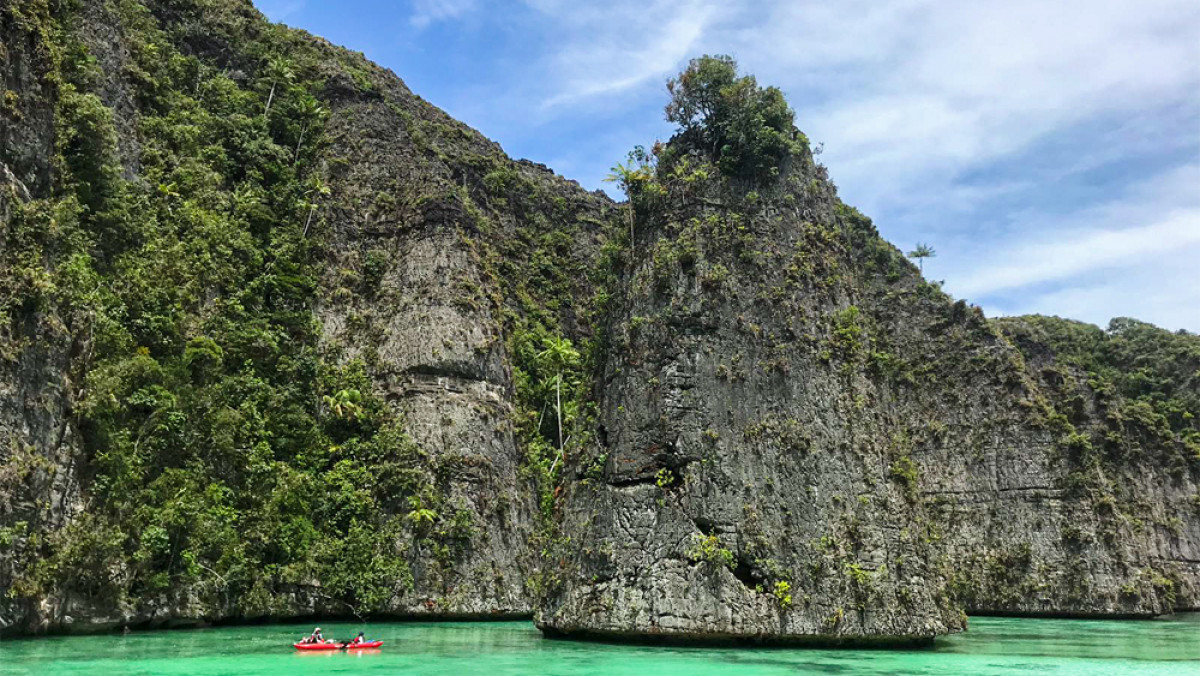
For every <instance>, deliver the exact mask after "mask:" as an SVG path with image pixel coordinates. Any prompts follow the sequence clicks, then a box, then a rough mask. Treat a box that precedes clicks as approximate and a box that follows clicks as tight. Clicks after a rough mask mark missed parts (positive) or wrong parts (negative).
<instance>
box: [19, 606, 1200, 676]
mask: <svg viewBox="0 0 1200 676" xmlns="http://www.w3.org/2000/svg"><path fill="white" fill-rule="evenodd" d="M323 626H324V628H325V629H326V632H325V633H326V635H327V636H333V637H342V636H351V635H353V634H354V633H357V632H358V631H359V630H362V631H366V632H367V636H368V637H370V638H380V639H383V640H384V641H386V643H385V644H384V647H383V649H382V650H380V651H378V652H371V653H366V654H357V655H356V654H352V653H351V654H347V653H333V654H312V653H308V654H306V653H298V652H296V651H295V650H293V649H292V647H291V645H290V643H291V642H292V641H294V640H296V639H298V638H299V637H300V636H301V635H303V634H306V633H307V632H308V631H309V630H311V627H310V626H300V625H267V626H255V627H222V628H216V629H200V630H190V631H154V632H134V633H131V634H128V635H125V636H121V635H118V634H114V635H102V636H80V637H49V638H35V639H5V640H3V641H2V642H0V676H17V675H20V676H26V675H31V674H38V675H43V674H55V675H57V674H67V675H70V674H87V675H88V676H101V675H105V676H109V675H111V676H151V675H153V676H158V675H166V674H171V675H174V674H189V675H193V676H216V675H218V674H222V675H223V674H247V675H253V676H275V675H279V674H285V675H287V676H307V675H308V674H406V675H408V674H412V675H421V676H435V675H436V676H441V675H448V674H454V675H455V676H458V675H460V674H482V675H484V676H508V675H510V674H514V675H515V674H537V675H538V676H552V675H559V676H577V675H582V674H617V675H622V674H629V675H634V674H636V675H638V676H642V675H644V674H650V675H651V676H708V675H710V674H711V675H714V676H715V675H717V674H750V675H755V676H765V675H777V674H836V675H839V676H856V675H858V674H906V675H922V674H929V675H942V674H945V675H951V674H953V675H955V676H957V675H960V674H973V675H980V676H982V675H993V674H994V675H1007V674H1039V675H1048V676H1068V675H1083V674H1086V675H1088V676H1103V675H1106V674H1122V675H1124V674H1162V675H1168V674H1170V675H1174V674H1180V675H1182V674H1186V675H1187V676H1197V675H1198V674H1200V614H1195V613H1193V614H1188V615H1179V616H1177V617H1174V618H1171V619H1164V620H1151V621H1087V620H1032V619H1013V618H974V619H972V620H971V631H970V632H968V633H966V634H962V635H958V636H952V637H947V638H943V639H938V640H937V642H936V644H935V647H933V648H931V649H926V650H912V651H880V650H811V649H746V648H720V649H710V648H668V647H648V646H618V645H609V644H599V643H577V642H567V641H550V640H545V639H542V638H541V635H540V634H539V633H538V631H537V630H536V629H534V628H533V626H532V625H531V624H529V623H528V622H495V623H469V622H452V623H372V624H366V625H353V624H326V625H323Z"/></svg>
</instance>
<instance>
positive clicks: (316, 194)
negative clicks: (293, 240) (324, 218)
mask: <svg viewBox="0 0 1200 676" xmlns="http://www.w3.org/2000/svg"><path fill="white" fill-rule="evenodd" d="M306 195H307V196H308V197H309V202H308V220H306V221H305V222H304V234H302V235H301V237H308V226H309V225H310V224H311V223H312V219H313V215H314V214H316V213H317V209H318V208H319V207H320V206H321V203H320V201H319V200H320V199H321V198H322V197H328V196H329V186H327V185H325V181H322V180H321V177H320V176H314V177H313V180H312V187H310V188H309V189H308V192H307V193H306Z"/></svg>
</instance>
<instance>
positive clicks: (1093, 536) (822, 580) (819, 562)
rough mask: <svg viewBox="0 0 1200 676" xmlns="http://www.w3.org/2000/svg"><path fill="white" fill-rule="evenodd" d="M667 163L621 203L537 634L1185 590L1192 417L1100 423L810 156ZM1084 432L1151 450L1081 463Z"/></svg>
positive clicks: (777, 627)
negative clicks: (581, 442) (631, 232)
mask: <svg viewBox="0 0 1200 676" xmlns="http://www.w3.org/2000/svg"><path fill="white" fill-rule="evenodd" d="M673 143H674V141H673ZM678 166H679V165H676V167H674V168H671V169H670V170H668V171H664V170H663V169H662V168H661V167H660V168H659V169H658V179H659V186H657V191H658V192H659V193H661V196H658V197H654V198H646V199H643V200H642V201H641V202H640V203H639V202H635V204H638V207H639V208H638V218H637V221H636V225H635V228H636V229H637V231H638V234H637V240H636V245H635V246H634V247H633V252H632V253H631V254H630V262H629V263H628V264H627V265H625V266H624V267H619V268H618V271H617V277H618V278H619V282H618V288H619V289H620V292H619V293H617V294H615V295H616V297H617V298H619V299H620V301H619V302H618V303H617V307H616V309H615V310H614V311H613V313H612V315H611V320H610V323H609V324H608V327H607V328H608V340H609V341H610V342H609V344H608V345H607V350H606V356H607V359H606V361H605V364H604V368H603V370H602V371H601V372H600V373H599V375H598V377H597V385H596V388H597V393H598V395H597V396H598V398H599V401H600V411H601V412H600V415H599V420H598V423H597V425H598V430H599V434H598V439H599V441H598V442H597V443H596V444H595V445H594V446H593V447H592V448H590V449H587V450H586V451H585V452H583V453H580V454H579V457H578V458H577V459H576V461H575V463H574V464H573V465H572V466H571V468H570V475H569V477H568V479H567V480H566V489H565V493H564V500H563V507H562V518H561V524H562V532H561V534H560V538H561V539H560V542H561V543H564V546H563V547H562V549H561V550H559V551H557V552H556V553H554V555H553V556H552V559H551V562H550V565H551V566H552V569H553V570H554V571H555V573H554V580H553V584H551V585H548V591H547V594H546V597H545V600H544V603H543V605H542V606H541V608H540V611H539V616H538V618H537V621H538V624H539V626H540V627H541V628H542V629H543V630H544V631H546V632H547V633H550V634H553V635H575V636H601V637H615V638H631V639H637V638H660V639H711V638H740V639H752V640H772V641H774V640H818V641H822V642H835V643H836V642H843V641H845V640H847V639H867V640H871V639H880V640H887V639H892V640H898V639H904V638H921V637H931V636H933V635H936V634H941V633H946V632H953V631H957V630H959V629H961V628H962V627H963V626H964V622H963V620H962V619H960V618H959V617H958V615H957V612H958V610H957V609H959V608H961V609H964V610H967V611H968V612H991V613H1028V614H1043V615H1079V616H1122V615H1131V616H1136V615H1140V616H1150V615H1156V614H1161V613H1169V612H1171V611H1172V609H1174V608H1179V609H1186V608H1192V607H1194V606H1195V603H1196V601H1195V589H1196V585H1197V581H1198V580H1200V578H1198V577H1197V570H1196V565H1195V561H1196V551H1197V543H1198V542H1200V539H1198V537H1197V535H1198V529H1200V517H1198V514H1197V512H1196V510H1195V508H1194V506H1195V501H1196V498H1195V496H1196V495H1197V485H1198V483H1197V479H1198V476H1200V457H1197V456H1196V454H1195V446H1187V445H1186V444H1184V443H1182V442H1181V441H1180V439H1181V438H1182V437H1181V436H1180V435H1181V434H1182V435H1192V436H1193V438H1194V431H1189V430H1194V428H1193V427H1190V424H1191V423H1190V422H1189V423H1185V424H1186V425H1188V426H1189V427H1185V428H1183V429H1179V430H1169V429H1163V430H1160V431H1159V432H1158V434H1159V435H1160V436H1159V437H1158V438H1157V439H1152V438H1149V437H1147V436H1146V432H1145V429H1143V428H1141V427H1139V426H1138V425H1137V424H1128V423H1126V424H1125V425H1124V426H1121V425H1118V426H1117V427H1116V428H1114V427H1113V416H1112V415H1111V414H1110V415H1109V417H1108V420H1107V423H1106V422H1105V417H1104V416H1105V414H1106V410H1105V408H1104V407H1103V406H1098V405H1097V404H1096V397H1097V394H1096V392H1095V391H1094V390H1093V389H1092V388H1093V387H1094V386H1096V384H1095V383H1094V382H1093V383H1092V384H1091V385H1089V383H1088V379H1087V377H1086V374H1081V373H1079V372H1078V371H1072V370H1071V369H1066V370H1065V371H1063V372H1062V373H1057V372H1055V373H1052V372H1051V371H1052V370H1048V369H1047V364H1046V363H1045V360H1051V361H1052V360H1053V358H1054V357H1053V353H1051V352H1049V351H1048V350H1046V349H1045V348H1044V347H1042V348H1041V349H1040V350H1039V349H1038V348H1037V347H1036V346H1035V347H1033V348H1032V350H1033V352H1035V353H1039V354H1038V355H1037V356H1035V357H1033V358H1026V357H1024V356H1023V355H1022V353H1021V351H1019V350H1018V349H1017V348H1016V347H1014V345H1013V344H1012V343H1011V342H1010V341H1009V340H1008V339H1007V338H1006V337H1005V336H1004V335H1002V334H1001V333H1000V332H999V331H998V330H997V329H996V328H995V327H993V326H992V325H991V324H989V322H988V321H987V320H985V319H984V317H983V315H982V313H981V312H980V311H979V309H978V308H974V307H971V306H968V305H967V304H966V303H964V302H962V301H958V302H953V301H952V300H951V299H949V298H947V297H946V296H945V295H944V294H943V293H942V292H941V291H940V289H938V288H937V287H936V286H935V285H931V284H928V283H926V282H924V281H923V280H922V279H921V278H920V277H919V275H918V274H917V271H916V269H915V268H914V267H913V266H912V265H911V264H910V263H908V262H907V261H906V260H905V258H904V257H903V256H902V255H901V254H900V252H899V251H897V250H896V249H895V248H894V247H892V246H890V245H888V244H886V243H885V242H883V241H882V240H881V239H880V238H879V236H878V234H877V232H876V231H875V229H874V227H873V226H872V225H871V223H870V221H869V220H867V219H866V218H864V217H863V216H861V215H860V214H858V213H857V212H855V211H854V210H852V209H849V208H847V207H845V206H844V205H842V204H841V203H840V202H839V201H838V200H837V198H836V195H835V193H834V190H833V187H832V185H831V184H830V183H829V182H828V181H827V180H826V179H825V176H824V173H823V169H821V168H820V167H816V166H814V165H813V163H812V161H811V158H810V157H809V156H807V155H806V154H802V155H800V156H798V157H795V158H793V163H792V166H791V168H790V170H789V171H788V173H787V174H786V175H785V177H784V178H783V179H781V180H780V181H779V183H778V184H776V186H775V187H774V188H771V187H768V188H765V189H764V188H762V187H759V186H751V187H749V188H747V187H745V186H744V185H739V184H738V183H737V182H735V181H731V180H727V179H724V178H722V177H720V176H719V173H718V172H717V171H716V170H715V169H714V168H713V167H711V165H700V166H692V167H688V166H687V165H686V164H685V165H683V169H679V168H678ZM714 177H716V178H714ZM755 188H757V189H755ZM646 192H650V193H654V192H655V191H652V190H647V191H646ZM1182 339H1185V338H1181V340H1182ZM1190 340H1192V341H1195V337H1194V336H1193V337H1190ZM1048 378H1050V380H1047V379H1048ZM1064 401H1068V402H1069V405H1070V406H1071V407H1073V409H1072V410H1071V411H1068V412H1066V415H1064V414H1063V413H1060V412H1059V410H1060V409H1065V407H1066V405H1065V404H1064ZM1118 403H1119V402H1115V401H1112V402H1111V404H1110V409H1113V408H1119V406H1118ZM1118 418H1119V416H1118ZM1181 419H1182V420H1185V421H1186V420H1190V418H1187V417H1186V416H1183V415H1182V414H1181ZM1163 425H1165V423H1163ZM1091 437H1094V438H1095V439H1096V440H1095V442H1094V443H1095V444H1096V445H1097V447H1099V446H1100V445H1101V444H1103V443H1107V444H1109V445H1112V446H1116V447H1123V446H1126V445H1128V444H1129V443H1131V442H1130V440H1131V439H1133V440H1134V441H1133V442H1132V443H1133V444H1134V445H1139V444H1142V445H1147V450H1146V452H1145V454H1140V453H1139V454H1136V455H1135V456H1133V457H1125V458H1122V459H1119V460H1118V459H1113V460H1109V461H1105V462H1098V461H1094V459H1093V460H1086V459H1085V460H1081V459H1080V457H1079V449H1080V448H1082V447H1084V446H1087V447H1088V448H1089V449H1090V444H1091V443H1092V442H1090V441H1089V438H1091ZM1193 443H1194V441H1193ZM1149 446H1154V447H1155V450H1149ZM1134 458H1140V459H1142V460H1150V461H1149V462H1139V461H1137V460H1135V459H1134ZM1151 458H1152V460H1151ZM1081 463H1082V464H1081Z"/></svg>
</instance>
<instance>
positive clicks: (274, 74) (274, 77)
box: [263, 56, 296, 117]
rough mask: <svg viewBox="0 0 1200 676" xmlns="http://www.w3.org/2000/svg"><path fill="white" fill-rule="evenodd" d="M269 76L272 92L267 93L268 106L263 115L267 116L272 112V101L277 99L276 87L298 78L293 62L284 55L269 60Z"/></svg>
mask: <svg viewBox="0 0 1200 676" xmlns="http://www.w3.org/2000/svg"><path fill="white" fill-rule="evenodd" d="M267 77H269V78H271V93H270V94H268V95H267V107H266V109H265V110H263V117H266V116H267V115H268V114H270V112H271V102H272V101H274V100H275V88H276V87H278V86H279V84H280V83H281V82H282V83H285V84H287V83H291V82H292V80H295V79H296V73H295V72H294V71H293V70H292V63H291V62H290V61H288V60H287V59H284V58H283V57H279V56H275V57H271V60H270V61H267Z"/></svg>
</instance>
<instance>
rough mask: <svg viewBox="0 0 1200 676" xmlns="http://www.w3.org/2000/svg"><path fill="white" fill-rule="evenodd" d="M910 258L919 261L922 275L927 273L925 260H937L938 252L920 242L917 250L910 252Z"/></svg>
mask: <svg viewBox="0 0 1200 676" xmlns="http://www.w3.org/2000/svg"><path fill="white" fill-rule="evenodd" d="M908 257H909V258H915V259H916V260H917V264H918V265H919V267H920V269H921V273H922V274H924V273H925V259H926V258H937V252H936V251H934V250H933V247H931V246H929V245H928V244H922V243H920V242H917V248H915V249H913V250H912V251H909V252H908Z"/></svg>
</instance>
